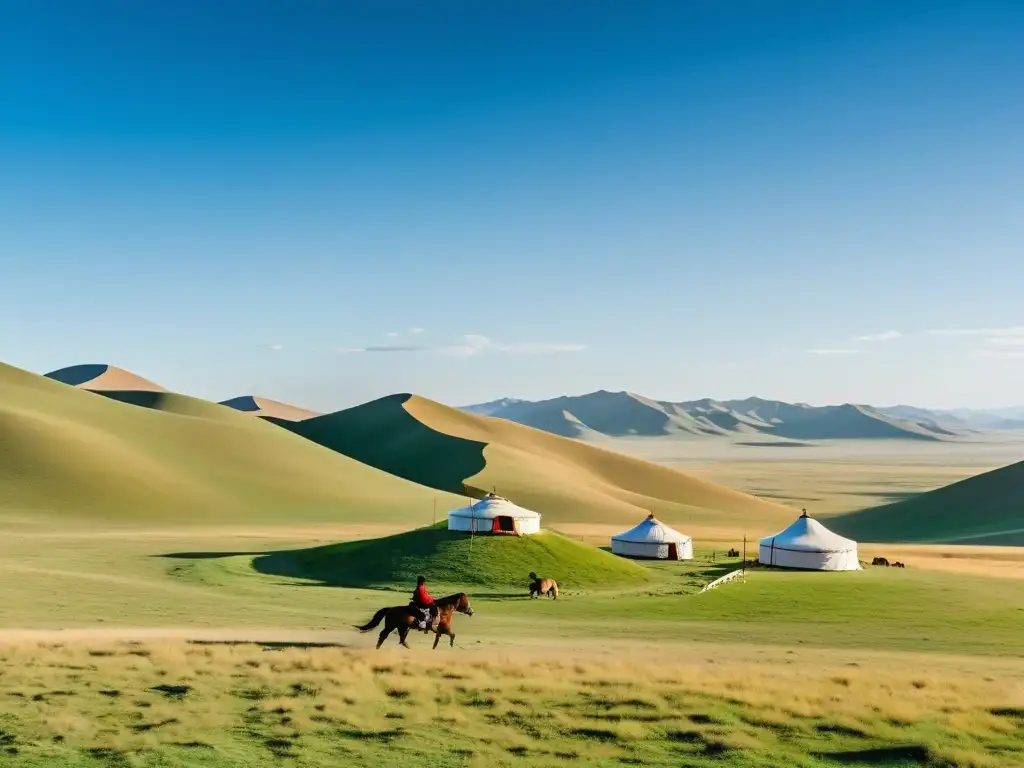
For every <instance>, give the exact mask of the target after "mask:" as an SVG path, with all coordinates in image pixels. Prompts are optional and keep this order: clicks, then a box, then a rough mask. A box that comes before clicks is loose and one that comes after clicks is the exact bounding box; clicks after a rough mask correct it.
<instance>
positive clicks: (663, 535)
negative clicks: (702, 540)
mask: <svg viewBox="0 0 1024 768" xmlns="http://www.w3.org/2000/svg"><path fill="white" fill-rule="evenodd" d="M689 540H690V537H689V536H687V535H686V534H684V533H680V532H679V531H677V530H675V529H674V528H669V527H668V526H667V525H665V524H664V523H663V522H661V520H658V519H657V518H656V517H655V516H654V515H653V514H651V515H648V516H647V518H646V519H645V520H644V521H643V522H642V523H640V524H639V525H635V526H633V527H632V528H630V529H629V530H628V531H623V532H622V533H618V534H616V535H614V536H612V541H631V542H636V543H646V544H663V543H664V544H672V543H676V544H682V543H683V542H686V541H689Z"/></svg>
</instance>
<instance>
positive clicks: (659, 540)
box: [612, 512, 693, 560]
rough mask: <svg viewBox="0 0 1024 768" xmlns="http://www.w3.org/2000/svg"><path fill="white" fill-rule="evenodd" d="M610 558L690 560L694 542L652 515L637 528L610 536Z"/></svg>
mask: <svg viewBox="0 0 1024 768" xmlns="http://www.w3.org/2000/svg"><path fill="white" fill-rule="evenodd" d="M612 554H615V555H622V556H623V557H637V558H650V559H656V560H692V559H693V539H691V538H690V537H689V536H687V535H686V534H683V533H680V532H679V531H677V530H675V529H674V528H669V527H668V526H667V525H665V524H664V523H663V522H661V521H660V520H658V519H657V518H656V517H655V516H654V513H653V512H652V513H651V514H649V515H648V516H647V518H646V519H645V520H644V521H643V522H642V523H640V524H639V525H637V526H635V527H634V528H630V529H629V530H628V531H623V532H622V533H619V534H616V535H615V536H612Z"/></svg>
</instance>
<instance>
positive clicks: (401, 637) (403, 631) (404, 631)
mask: <svg viewBox="0 0 1024 768" xmlns="http://www.w3.org/2000/svg"><path fill="white" fill-rule="evenodd" d="M408 635H409V628H408V627H399V628H398V642H400V643H401V644H402V645H404V646H405V647H406V648H408V647H409V644H408V643H407V642H405V638H406V637H408Z"/></svg>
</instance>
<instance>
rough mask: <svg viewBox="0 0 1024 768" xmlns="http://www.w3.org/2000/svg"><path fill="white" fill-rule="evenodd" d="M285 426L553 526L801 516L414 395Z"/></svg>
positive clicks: (756, 524) (764, 524)
mask: <svg viewBox="0 0 1024 768" xmlns="http://www.w3.org/2000/svg"><path fill="white" fill-rule="evenodd" d="M286 426H287V428H288V429H290V430H292V431H294V432H296V433H297V434H300V435H303V436H304V437H307V438H309V439H310V440H312V441H314V442H317V443H319V444H320V445H324V446H326V447H328V448H331V449H333V450H336V451H339V452H340V453H344V454H346V455H348V456H351V457H352V458H355V459H357V460H359V461H362V462H364V463H366V464H369V465H371V466H375V467H378V468H380V469H383V470H385V471H387V472H390V473H392V474H395V475H398V476H399V477H405V478H408V479H410V480H413V481H414V482H417V483H420V484H422V485H426V486H429V487H432V488H438V489H441V490H445V491H450V492H453V493H458V492H460V491H463V490H464V488H465V487H467V486H468V487H469V489H477V490H478V491H479V490H484V491H490V490H492V489H494V490H496V491H497V492H498V493H499V494H500V495H503V496H507V497H509V498H511V499H514V500H515V501H516V503H518V504H522V505H524V506H527V507H530V508H532V509H535V510H536V511H538V512H540V513H542V514H543V515H544V523H545V524H550V523H558V522H567V521H572V522H606V523H617V524H622V525H626V524H631V523H636V522H639V521H640V520H641V519H642V518H643V517H644V516H646V515H647V513H648V512H650V511H651V510H655V511H656V512H657V514H658V516H659V517H660V518H663V519H665V520H667V521H668V522H671V523H673V524H679V525H685V524H687V523H694V524H709V523H710V524H719V525H727V526H732V525H741V524H742V525H744V526H749V527H750V529H751V530H752V531H756V530H761V529H764V531H765V532H768V531H773V530H777V529H778V527H779V525H780V524H782V523H786V522H789V521H791V520H792V518H793V517H794V514H795V511H794V510H792V509H790V508H788V507H784V506H782V505H780V504H777V503H774V502H770V501H765V500H763V499H758V498H756V497H754V496H750V495H748V494H745V493H740V492H739V491H734V490H731V489H729V488H725V487H723V486H720V485H716V484H715V483H711V482H708V481H706V480H703V479H701V478H698V477H695V476H694V475H691V474H688V473H686V472H683V471H680V470H677V469H672V468H669V467H665V466H662V465H659V464H654V463H651V462H648V461H644V460H642V459H638V458H635V457H631V456H626V455H624V454H620V453H615V452H613V451H608V450H605V449H602V448H598V447H595V446H593V445H588V444H586V443H581V442H578V441H574V440H570V439H567V438H563V437H558V436H556V435H552V434H549V433H546V432H542V431H540V430H536V429H533V428H530V427H526V426H523V425H520V424H515V423H513V422H509V421H505V420H502V419H494V418H489V417H486V416H477V415H473V414H469V413H466V412H464V411H460V410H457V409H454V408H449V407H448V406H445V405H441V404H440V403H436V402H434V401H432V400H427V399H425V398H422V397H417V396H414V395H393V396H390V397H385V398H382V399H380V400H375V401H373V402H370V403H366V404H364V405H361V406H357V407H355V408H350V409H348V410H344V411H339V412H337V413H332V414H327V415H325V416H321V417H319V418H316V419H309V420H307V421H303V422H298V423H296V424H290V425H286Z"/></svg>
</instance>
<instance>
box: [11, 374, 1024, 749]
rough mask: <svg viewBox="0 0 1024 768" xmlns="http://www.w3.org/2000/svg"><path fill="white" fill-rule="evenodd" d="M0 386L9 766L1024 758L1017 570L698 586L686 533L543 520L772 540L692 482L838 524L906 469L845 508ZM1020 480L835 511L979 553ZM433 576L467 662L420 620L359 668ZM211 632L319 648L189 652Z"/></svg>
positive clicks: (406, 420) (793, 490)
mask: <svg viewBox="0 0 1024 768" xmlns="http://www.w3.org/2000/svg"><path fill="white" fill-rule="evenodd" d="M0 395H2V397H0V592H2V594H3V608H2V617H3V618H2V625H0V657H2V665H0V764H4V761H6V762H7V763H10V764H13V765H29V766H32V765H117V766H123V765H154V766H157V765H159V766H174V765H183V766H184V765H211V766H228V765H232V766H233V765H254V764H265V763H267V762H270V761H274V762H282V763H283V764H289V765H322V764H325V763H348V764H372V765H398V764H403V765H405V764H408V763H410V762H427V763H430V764H445V765H488V766H493V765H523V766H534V765H552V764H555V763H556V762H562V761H565V760H569V761H571V762H575V763H577V764H584V763H585V764H588V765H590V764H593V765H609V766H610V765H626V764H643V765H691V766H713V765H735V766H747V765H752V766H806V767H807V768H812V767H816V768H822V767H824V766H836V765H859V766H881V765H903V766H917V767H931V768H936V767H938V766H944V767H948V766H976V767H978V768H981V767H983V766H1004V765H1015V764H1021V763H1024V716H1022V713H1024V682H1022V681H1024V661H1022V657H1024V630H1022V628H1024V590H1022V589H1021V584H1022V583H1024V581H1021V579H1020V578H1016V577H1015V575H1016V572H1015V571H1014V570H1013V568H1014V564H1015V563H1016V562H1018V561H1016V560H1014V559H1013V558H1009V559H1006V560H1005V561H1004V562H1003V563H1002V566H1003V567H1002V568H1001V570H1000V573H1001V574H1002V575H1004V576H1007V578H993V577H991V576H990V575H985V574H984V571H981V572H974V573H970V574H968V573H966V572H964V573H956V572H948V571H943V570H935V569H932V568H931V567H930V566H929V567H925V566H924V564H923V559H924V558H923V556H922V564H921V567H918V564H917V563H915V561H914V559H913V557H914V555H913V550H901V551H906V552H908V554H906V555H902V554H901V557H904V556H905V557H906V558H907V560H908V563H907V564H908V567H907V568H906V569H885V568H879V569H873V568H868V569H866V570H864V571H861V572H852V573H798V572H785V571H776V570H765V569H751V570H749V571H748V572H747V573H746V574H745V576H744V577H742V578H740V579H737V580H734V581H733V582H730V583H728V584H725V585H723V586H721V587H719V588H717V589H714V590H711V591H708V592H706V593H701V591H700V590H701V588H702V587H703V586H705V585H706V584H707V583H709V582H710V581H711V580H713V579H714V578H716V577H717V576H720V575H722V574H724V573H727V572H729V571H730V570H731V569H734V568H736V567H737V566H738V560H737V559H736V558H728V557H724V556H723V554H722V550H721V549H718V550H717V551H715V550H713V549H711V546H712V545H711V544H709V543H708V542H705V541H702V540H701V538H700V537H699V536H695V539H696V541H695V543H696V548H697V552H696V557H695V558H694V560H692V561H689V562H682V563H666V562H661V563H635V562H632V561H627V560H622V559H619V558H616V557H614V556H612V555H610V554H609V553H607V552H605V551H602V550H601V549H600V548H598V547H595V546H593V544H592V543H583V542H582V541H580V540H576V539H573V538H571V537H569V536H566V535H562V534H559V533H557V532H556V531H557V529H558V528H559V527H560V526H561V525H562V524H563V523H577V524H601V523H606V524H614V525H616V526H617V525H619V524H622V525H623V527H624V526H625V525H626V524H632V523H634V522H636V521H637V520H638V519H640V518H641V517H642V516H643V515H644V514H646V512H647V511H648V510H649V509H650V508H652V507H653V508H655V509H656V510H657V512H658V515H659V517H666V518H668V519H669V520H670V521H673V520H675V521H677V524H679V525H680V527H681V528H683V530H687V529H688V528H689V527H690V526H691V525H692V527H693V529H694V531H696V530H700V529H701V527H702V526H703V527H705V528H707V529H709V530H710V529H715V530H721V531H727V532H730V533H729V536H728V537H727V538H728V540H730V541H731V540H732V537H734V536H735V535H738V534H742V533H746V534H747V535H748V537H750V538H753V537H755V536H756V535H760V534H766V533H771V532H774V531H776V530H778V529H780V528H781V527H783V526H784V525H785V524H787V523H788V522H790V521H791V520H792V518H793V515H794V510H793V509H792V508H787V507H783V506H781V505H778V504H775V503H772V502H768V501H764V500H762V499H758V498H755V497H753V496H751V495H748V494H746V493H741V492H737V491H732V490H729V489H728V488H726V487H724V486H723V485H719V484H717V483H715V482H711V481H709V480H708V479H704V478H703V477H701V476H700V475H701V474H706V475H710V476H711V478H712V479H720V476H721V474H722V473H724V474H728V472H729V471H732V472H734V474H735V478H736V480H737V482H736V483H735V485H736V486H737V487H742V488H745V489H746V490H759V487H760V486H762V485H763V484H764V483H766V482H767V480H765V478H769V477H771V476H774V475H776V474H777V475H778V476H779V477H785V478H786V479H776V480H775V481H774V482H776V485H775V486H772V494H765V495H775V496H778V497H779V498H785V499H786V500H787V501H790V502H792V501H793V500H795V499H799V497H800V496H801V495H803V496H805V497H811V496H816V497H820V499H821V501H822V504H823V505H826V506H827V507H828V508H829V509H831V510H833V511H836V512H843V511H848V510H849V502H850V500H851V499H853V498H856V497H857V494H862V495H863V497H864V498H869V497H871V498H873V497H878V496H880V495H881V494H884V493H886V492H887V490H886V488H887V487H888V486H891V484H892V483H893V482H894V477H895V475H894V474H893V466H894V462H893V461H892V459H891V457H887V456H877V457H874V458H871V457H870V456H866V457H861V458H860V459H858V461H859V462H860V464H859V465H858V466H859V467H861V469H860V470H858V472H857V473H854V474H851V475H849V477H848V478H847V479H848V482H847V483H846V485H844V486H843V487H842V489H841V494H842V499H841V501H836V500H835V499H834V498H833V497H832V495H831V494H833V493H838V491H833V490H832V489H835V488H838V487H839V486H837V485H836V484H835V483H836V477H837V476H840V475H842V474H843V471H844V470H843V468H842V466H840V465H838V464H836V463H823V464H820V465H819V464H818V463H816V462H815V461H812V460H808V461H805V462H803V463H800V460H798V459H787V461H792V462H795V464H796V465H798V466H797V469H795V470H787V471H784V472H783V471H777V470H778V468H779V467H780V466H782V464H781V463H773V462H767V461H766V462H764V463H763V464H762V465H760V469H759V470H758V473H753V472H750V471H748V470H749V469H750V467H749V465H747V466H745V468H744V469H742V470H740V471H738V472H737V470H736V469H735V467H733V469H732V470H729V469H728V468H726V469H722V467H721V466H720V467H718V468H711V469H710V470H709V471H707V472H703V470H701V471H698V472H697V473H693V472H685V471H679V470H678V469H672V468H668V467H665V466H660V465H658V464H654V463H651V462H648V461H644V460H642V459H640V458H637V457H631V456H627V455H625V454H623V453H618V452H615V451H608V450H602V449H600V448H597V447H594V446H592V445H586V444H584V443H580V442H575V441H569V440H565V439H561V438H558V437H555V436H552V435H546V434H544V433H540V432H537V431H536V430H530V429H528V428H525V427H521V426H519V425H514V424H511V423H507V422H501V421H498V420H494V419H485V418H480V417H474V416H469V415H468V414H462V413H460V412H457V411H454V410H452V409H448V408H445V407H444V406H440V405H439V404H436V403H432V402H431V401H428V400H423V399H421V398H410V397H399V398H390V399H386V400H385V401H383V402H378V403H376V404H368V406H366V407H364V409H363V410H360V409H354V411H352V412H342V414H329V415H328V416H327V417H321V418H322V419H326V421H321V420H320V419H311V420H310V421H309V422H304V424H305V426H304V427H302V429H305V430H308V434H306V435H305V436H303V435H302V434H294V433H293V432H291V431H289V430H290V429H291V427H289V428H288V429H285V428H282V427H281V426H278V425H277V424H274V423H271V422H269V421H265V420H262V419H259V418H256V417H253V416H252V415H249V414H245V413H240V412H236V411H234V410H232V409H230V408H226V407H223V406H219V405H216V404H213V403H208V402H206V401H202V400H197V399H194V398H189V397H185V396H182V395H176V394H172V393H166V392H151V393H140V392H105V393H103V394H102V395H100V394H93V393H90V392H87V391H83V390H81V389H76V388H73V387H70V386H67V385H64V384H61V383H58V382H55V381H51V380H47V379H44V378H42V377H38V376H35V375H33V374H28V373H26V372H24V371H19V370H17V369H14V368H10V367H0ZM369 406H373V407H372V408H369V410H366V408H368V407H369ZM353 414H355V416H358V418H354V416H353ZM360 414H362V415H360ZM317 422H319V426H318V425H317ZM316 430H324V431H322V432H316ZM375 435H377V437H376V438H375V437H374V436H375ZM318 443H323V445H320V444H318ZM796 450H797V449H792V450H790V451H788V453H787V456H792V455H795V451H796ZM799 450H801V451H803V450H805V449H799ZM807 450H810V449H807ZM922 450H925V449H922ZM805 455H812V454H805ZM922 455H923V454H922ZM353 456H354V457H355V458H353ZM357 459H358V460H357ZM929 461H931V459H929ZM872 462H874V463H873V464H872ZM727 463H728V462H723V465H724V464H727ZM791 466H792V465H791ZM936 466H938V465H936ZM951 466H952V465H951ZM957 467H959V468H957V469H956V470H955V471H956V472H959V471H960V469H962V467H960V465H957ZM1017 469H1018V468H1014V467H1010V468H1008V469H1007V470H1003V471H1001V472H994V473H992V474H991V475H990V476H987V479H986V476H983V477H981V478H977V479H976V480H974V481H969V482H968V483H963V484H962V485H961V486H960V487H959V488H958V487H956V486H954V487H953V488H951V489H947V490H946V491H939V492H936V493H935V494H925V495H923V496H915V497H914V498H913V499H910V498H908V499H907V500H905V501H901V502H900V504H897V505H895V506H894V508H893V509H895V510H896V512H898V513H899V515H898V516H896V517H892V518H891V520H890V519H889V518H888V515H889V513H891V512H892V511H893V510H892V509H890V511H889V512H887V513H885V514H882V513H881V512H874V513H871V514H867V513H862V515H861V516H860V517H858V516H857V515H853V516H850V517H849V518H847V519H848V520H850V521H854V520H858V519H859V520H864V521H865V523H864V525H866V526H874V528H872V530H875V531H881V532H882V533H881V534H879V535H883V534H884V532H885V526H886V525H887V524H888V523H890V522H891V523H892V525H893V527H892V531H893V533H892V535H893V537H894V538H899V539H900V540H913V536H916V535H919V534H918V533H917V532H918V531H920V530H924V529H927V530H931V531H934V532H936V533H935V535H936V536H937V537H943V536H945V537H948V536H952V535H956V534H957V532H960V533H961V534H962V533H963V531H966V530H968V529H971V530H977V531H978V532H980V533H983V534H985V535H986V536H990V535H991V533H992V532H993V531H994V526H1002V525H1004V523H1005V522H1006V521H1007V520H1010V519H1011V518H1012V516H1013V505H1012V501H1013V499H1015V498H1016V497H1015V496H1014V495H1013V494H1014V493H1015V488H1016V485H1015V481H1014V478H1015V477H1016V475H1015V473H1016V471H1017ZM950 471H953V470H950ZM936 472H938V470H936ZM716 473H718V475H716ZM922 477H923V475H922ZM936 477H938V475H936ZM744 478H745V479H744ZM993 478H995V481H993ZM956 479H960V478H956ZM414 480H415V481H418V482H413V481H414ZM740 480H743V482H739V481H740ZM914 483H915V485H914V487H913V488H911V489H909V491H908V493H917V491H918V490H921V491H923V490H928V488H926V487H924V486H925V483H924V482H923V481H922V482H918V481H917V480H915V481H914ZM730 484H732V483H730ZM944 484H945V483H940V482H937V483H936V485H944ZM465 485H470V486H473V487H474V488H482V489H489V488H491V487H495V486H496V487H497V490H498V491H499V492H500V493H506V494H507V495H509V496H511V497H512V498H514V499H515V500H516V501H518V502H520V503H523V504H524V505H526V506H531V507H533V508H535V509H537V510H538V511H540V512H542V513H543V523H544V526H545V528H546V529H548V530H547V531H546V532H545V533H544V534H541V535H539V536H535V537H524V538H515V537H487V536H482V537H472V538H470V537H468V536H465V535H458V534H454V533H450V532H448V531H446V530H444V524H443V523H441V524H439V525H434V526H430V527H426V528H424V527H423V526H425V525H426V524H427V523H428V522H429V521H430V520H431V519H432V518H433V517H434V515H435V514H436V515H437V517H438V518H439V519H440V518H442V515H443V514H444V513H445V512H446V511H447V509H449V508H450V507H453V506H456V505H460V504H462V503H464V502H465V499H464V498H462V497H460V496H459V495H457V493H455V492H458V491H460V490H462V489H463V488H464V486H465ZM783 486H784V487H783ZM764 487H767V486H766V485H765V486H764ZM965 488H966V490H964V489H965ZM890 490H891V488H890ZM903 490H906V489H903ZM901 492H902V491H901ZM894 498H895V497H894ZM929 498H930V499H931V501H929V500H928V499H929ZM996 498H998V499H1000V501H996V502H993V501H992V499H996ZM936 500H937V501H936ZM1002 500H1005V502H1006V503H1003V501H1002ZM914 503H917V504H918V505H923V506H917V507H914V506H913V504H914ZM901 504H906V505H909V506H906V507H901V506H900V505H901ZM985 504H988V505H989V506H988V507H986V509H991V510H992V513H991V515H990V516H987V517H986V516H985V515H988V514H989V513H987V512H984V511H982V512H978V514H977V515H975V517H974V518H972V517H971V515H970V514H969V512H970V509H977V508H979V507H980V506H983V505H985ZM844 505H845V506H844ZM841 506H843V507H844V508H843V509H840V507H841ZM897 508H899V509H897ZM965 510H966V511H965ZM833 520H834V521H835V527H836V528H841V525H842V523H841V522H839V521H840V520H841V518H832V519H831V520H830V521H829V524H830V525H833V522H832V521H833ZM680 521H681V522H680ZM900 526H905V527H900ZM972 526H973V528H972ZM410 528H415V529H417V530H408V529H410ZM566 530H569V528H568V527H567V528H566ZM691 532H692V531H691ZM1004 532H1005V531H1004ZM392 534H394V535H392ZM864 535H865V536H873V535H874V534H872V533H871V531H869V530H868V529H867V528H865V529H864ZM602 536H604V534H602ZM724 540H725V539H723V541H724ZM982 542H983V543H990V541H989V539H982ZM600 543H602V544H603V543H607V539H606V538H602V540H601V542H600ZM979 549H981V548H979ZM973 556H974V557H983V555H979V554H977V553H975V554H974V555H973ZM937 557H939V555H936V556H935V557H933V558H931V560H934V559H936V558H937ZM941 557H946V554H945V553H944V554H942V555H941ZM932 565H933V563H932ZM531 570H533V571H537V572H538V573H539V574H540V575H542V576H550V577H554V578H556V579H558V581H559V584H560V587H561V594H560V597H559V599H558V600H557V601H554V600H550V599H546V598H544V599H540V600H530V599H529V598H528V595H527V582H526V575H527V574H528V573H529V572H530V571H531ZM976 570H977V569H976ZM420 573H423V574H424V575H426V576H427V577H428V578H429V580H430V582H429V583H430V585H431V588H432V591H433V592H434V593H435V594H442V593H445V592H448V591H462V590H464V591H466V592H467V593H469V594H470V596H471V600H472V603H473V607H474V615H473V616H472V617H466V616H461V615H460V616H457V617H456V618H455V624H454V626H453V628H454V630H455V632H456V633H457V642H456V644H455V647H454V648H449V647H447V645H446V644H442V645H441V646H440V647H439V648H438V650H436V651H431V650H429V648H430V644H431V642H432V639H431V638H429V637H424V636H423V635H419V634H415V635H413V636H411V637H410V640H409V642H410V644H411V645H412V650H409V651H407V650H404V649H401V650H400V649H398V648H397V647H396V646H395V640H394V638H392V639H391V640H389V643H388V645H386V646H385V648H384V649H383V650H381V651H379V652H377V651H374V650H372V649H373V645H374V643H375V640H376V635H375V633H372V632H371V633H368V634H360V633H358V632H357V631H356V630H354V629H353V628H352V625H353V624H361V623H363V622H365V621H366V620H367V619H368V618H369V617H370V616H372V615H373V613H374V612H375V611H376V610H377V609H378V608H379V607H382V606H385V605H400V604H404V603H405V602H407V601H408V599H409V594H410V592H411V590H412V588H413V586H414V579H415V576H416V575H419V574H420ZM32 632H37V633H39V634H35V635H33V634H31V633H32ZM26 633H28V634H26ZM203 638H205V639H206V640H207V641H210V642H213V641H214V640H216V641H218V642H227V641H242V640H253V639H257V638H258V639H262V640H263V641H267V640H274V639H275V638H276V639H278V640H279V641H281V642H285V641H286V642H289V643H293V644H299V645H304V647H294V648H282V647H281V646H280V644H276V645H252V644H243V645H237V644H231V645H225V644H213V645H211V644H198V645H197V644H195V643H189V642H187V641H189V640H200V639H203ZM313 641H316V642H320V643H327V644H328V645H327V646H311V645H309V643H311V642H313Z"/></svg>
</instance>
